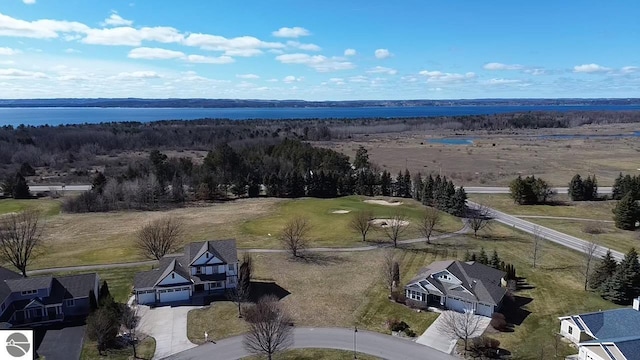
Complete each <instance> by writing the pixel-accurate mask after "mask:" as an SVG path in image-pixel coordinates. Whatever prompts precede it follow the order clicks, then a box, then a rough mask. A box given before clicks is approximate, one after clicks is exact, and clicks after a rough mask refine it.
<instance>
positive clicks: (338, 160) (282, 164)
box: [63, 139, 467, 216]
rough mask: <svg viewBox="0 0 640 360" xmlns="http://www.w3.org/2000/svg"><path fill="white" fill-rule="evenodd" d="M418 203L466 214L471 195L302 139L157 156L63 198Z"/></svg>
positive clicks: (88, 207) (147, 203)
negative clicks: (197, 157)
mask: <svg viewBox="0 0 640 360" xmlns="http://www.w3.org/2000/svg"><path fill="white" fill-rule="evenodd" d="M353 194H356V195H367V196H377V195H383V196H397V197H406V198H414V199H416V200H418V201H421V202H423V203H424V204H426V205H431V206H435V207H437V208H438V209H441V210H443V211H446V212H449V213H451V214H453V215H457V216H462V215H464V213H465V211H466V199H467V196H466V193H465V191H464V189H463V188H458V189H456V187H455V186H454V184H453V182H452V181H450V180H448V179H447V178H446V177H440V176H439V175H437V176H435V177H433V176H431V175H429V176H428V177H426V178H423V176H422V175H421V174H415V175H414V176H412V175H411V173H410V172H409V171H408V170H405V171H404V173H402V172H401V173H398V175H397V177H396V178H395V179H393V178H392V176H391V174H390V173H389V172H387V171H382V172H380V171H379V170H378V168H377V166H376V165H375V164H371V163H370V162H369V158H368V154H367V151H366V149H364V148H362V147H361V148H360V149H359V150H358V154H357V155H356V158H355V161H354V165H352V164H351V163H350V161H349V157H347V156H346V155H344V154H341V153H339V152H336V151H333V150H330V149H324V148H318V147H314V146H312V145H310V144H308V143H303V142H301V141H299V140H288V139H285V140H282V141H280V142H279V143H277V144H274V145H267V144H261V145H256V146H252V147H244V148H240V149H238V150H235V149H234V148H232V147H231V146H229V145H228V144H226V143H225V144H221V145H219V146H217V147H216V148H215V149H214V150H212V151H210V152H209V153H208V154H207V156H206V157H205V159H204V161H203V163H202V164H196V163H194V162H193V161H192V160H191V159H189V158H169V157H168V156H167V155H165V154H163V153H162V152H160V151H158V150H154V151H152V152H151V153H150V155H149V158H148V159H147V161H144V162H139V163H135V164H130V165H129V167H128V168H127V170H126V171H125V173H124V174H123V175H121V176H113V177H107V176H105V175H104V174H102V173H98V174H97V175H96V176H95V177H94V179H93V186H92V190H91V191H88V192H85V193H83V194H81V195H80V196H78V197H75V198H68V199H66V200H65V203H64V205H63V209H64V210H65V211H67V212H102V211H110V210H116V209H154V208H161V207H168V206H176V205H179V204H181V203H184V202H185V201H190V200H226V199H232V198H240V197H257V196H261V195H265V196H271V197H285V198H297V197H303V196H310V197H318V198H333V197H337V196H346V195H353Z"/></svg>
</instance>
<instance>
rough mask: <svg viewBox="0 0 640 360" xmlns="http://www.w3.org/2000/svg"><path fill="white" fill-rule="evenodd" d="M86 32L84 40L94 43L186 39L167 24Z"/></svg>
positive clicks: (165, 41) (123, 43) (171, 41)
mask: <svg viewBox="0 0 640 360" xmlns="http://www.w3.org/2000/svg"><path fill="white" fill-rule="evenodd" d="M86 34H87V36H86V37H85V38H84V39H82V42H83V43H85V44H93V45H126V46H139V45H140V44H141V43H142V41H156V42H161V43H179V42H181V41H182V40H183V39H184V36H183V35H182V34H180V32H179V31H178V30H176V29H174V28H172V27H167V26H157V27H143V28H140V29H134V28H132V27H127V26H124V27H115V28H107V29H88V30H87V31H86Z"/></svg>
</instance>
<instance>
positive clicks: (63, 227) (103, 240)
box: [7, 196, 462, 269]
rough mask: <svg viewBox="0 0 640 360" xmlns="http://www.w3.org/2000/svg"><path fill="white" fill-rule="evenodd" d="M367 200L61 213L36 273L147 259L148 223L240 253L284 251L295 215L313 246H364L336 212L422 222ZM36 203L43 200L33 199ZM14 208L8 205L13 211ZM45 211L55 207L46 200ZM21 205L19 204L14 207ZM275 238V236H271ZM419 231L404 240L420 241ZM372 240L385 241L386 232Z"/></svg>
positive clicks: (414, 212) (413, 210) (447, 220)
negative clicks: (143, 242) (169, 224)
mask: <svg viewBox="0 0 640 360" xmlns="http://www.w3.org/2000/svg"><path fill="white" fill-rule="evenodd" d="M363 199H364V198H362V197H357V196H353V197H345V198H338V199H297V200H283V199H264V198H261V199H243V200H237V201H231V202H225V203H216V204H208V205H206V206H199V207H185V208H181V209H173V210H168V211H127V212H125V211H118V212H109V213H101V214H93V213H92V214H60V215H56V216H52V217H50V218H48V219H47V223H46V230H45V234H44V244H45V247H44V249H43V251H42V255H41V256H39V257H38V258H36V259H35V261H34V263H33V265H32V266H31V269H39V268H50V267H59V266H73V265H88V264H107V263H119V262H132V261H138V260H144V258H143V257H142V256H141V255H140V254H139V252H138V251H137V250H136V249H135V247H134V240H135V233H136V231H137V230H138V229H139V228H140V227H141V226H142V225H143V224H145V223H146V222H148V221H151V220H153V219H157V218H160V217H163V216H174V217H176V218H179V219H181V220H182V221H183V222H184V227H185V229H186V236H185V241H186V242H191V241H201V240H205V239H224V238H235V239H236V240H237V241H238V246H239V247H240V248H279V247H280V246H281V245H280V243H279V241H278V239H277V234H278V233H279V232H280V230H281V228H282V226H283V224H284V223H285V222H286V221H287V220H288V219H289V218H291V217H292V216H294V215H302V216H307V217H309V219H310V222H311V225H312V230H311V233H310V237H311V244H310V245H311V246H360V245H361V244H362V241H360V238H359V236H358V234H356V233H354V232H352V231H350V230H349V229H348V222H349V219H350V217H351V216H352V215H351V214H334V213H332V211H334V210H349V211H357V210H360V209H365V208H366V209H371V210H372V211H373V212H374V213H375V214H376V216H380V217H389V216H390V215H391V214H392V213H393V212H394V211H396V210H398V209H401V210H403V211H406V213H407V214H408V216H409V217H410V219H409V220H410V221H413V222H415V221H416V220H417V219H418V218H419V214H420V210H421V208H422V205H420V204H419V203H418V202H415V201H413V200H409V199H402V201H403V202H404V204H403V205H401V206H395V207H392V206H383V205H375V204H367V203H364V202H363ZM33 201H34V202H33V204H38V202H39V201H43V200H33ZM10 204H12V203H11V202H8V203H7V207H10V206H9V205H10ZM42 204H43V205H42V206H45V205H47V206H49V205H51V204H52V203H51V202H48V201H45V202H43V203H42ZM11 206H12V207H15V206H17V205H16V204H13V205H11ZM461 227H462V225H461V223H460V221H459V220H458V219H456V218H454V217H452V216H449V215H444V216H443V222H442V225H441V227H440V228H439V229H438V230H440V231H455V230H459V229H460V228H461ZM268 234H271V235H272V236H269V235H268ZM418 236H419V232H418V230H417V228H415V226H411V225H410V227H409V229H408V230H407V231H406V232H405V233H404V234H403V238H410V237H418ZM369 239H373V240H375V239H378V240H383V239H384V235H383V234H382V233H380V232H371V233H370V235H369Z"/></svg>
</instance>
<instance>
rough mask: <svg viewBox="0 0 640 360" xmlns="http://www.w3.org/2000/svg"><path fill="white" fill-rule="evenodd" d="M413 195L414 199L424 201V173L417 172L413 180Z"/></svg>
mask: <svg viewBox="0 0 640 360" xmlns="http://www.w3.org/2000/svg"><path fill="white" fill-rule="evenodd" d="M411 188H412V196H413V199H414V200H417V201H422V189H423V188H424V183H423V181H422V174H420V173H417V174H416V175H414V176H413V182H412V186H411Z"/></svg>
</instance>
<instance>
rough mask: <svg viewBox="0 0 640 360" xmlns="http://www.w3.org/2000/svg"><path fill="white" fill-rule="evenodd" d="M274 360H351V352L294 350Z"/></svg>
mask: <svg viewBox="0 0 640 360" xmlns="http://www.w3.org/2000/svg"><path fill="white" fill-rule="evenodd" d="M357 355H358V359H362V360H377V359H379V358H377V357H375V356H371V355H366V354H362V353H357ZM243 359H244V360H262V359H265V357H264V356H249V357H246V358H243ZM273 359H274V360H316V359H321V360H344V359H353V352H352V351H345V350H332V349H295V350H289V351H285V352H283V353H279V354H275V355H274V356H273Z"/></svg>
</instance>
